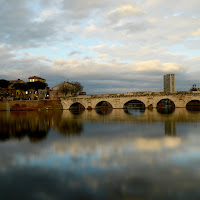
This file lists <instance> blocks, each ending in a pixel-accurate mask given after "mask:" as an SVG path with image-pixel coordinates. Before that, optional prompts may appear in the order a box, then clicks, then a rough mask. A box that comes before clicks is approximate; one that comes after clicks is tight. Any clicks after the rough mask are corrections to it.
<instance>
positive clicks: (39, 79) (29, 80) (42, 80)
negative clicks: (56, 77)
mask: <svg viewBox="0 0 200 200" xmlns="http://www.w3.org/2000/svg"><path fill="white" fill-rule="evenodd" d="M37 81H40V82H42V83H45V82H46V80H45V79H43V78H41V77H38V76H30V77H29V78H28V82H37Z"/></svg>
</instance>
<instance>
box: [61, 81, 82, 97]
mask: <svg viewBox="0 0 200 200" xmlns="http://www.w3.org/2000/svg"><path fill="white" fill-rule="evenodd" d="M82 90H83V86H82V85H81V84H80V83H79V82H78V81H74V82H71V83H68V82H63V83H62V84H61V85H60V87H59V91H61V92H62V93H64V94H65V96H66V95H67V94H68V93H69V92H70V93H71V94H72V96H76V95H77V94H78V93H79V92H81V91H82Z"/></svg>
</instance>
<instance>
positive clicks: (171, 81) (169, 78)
mask: <svg viewBox="0 0 200 200" xmlns="http://www.w3.org/2000/svg"><path fill="white" fill-rule="evenodd" d="M163 81H164V92H175V74H166V75H164V77H163Z"/></svg>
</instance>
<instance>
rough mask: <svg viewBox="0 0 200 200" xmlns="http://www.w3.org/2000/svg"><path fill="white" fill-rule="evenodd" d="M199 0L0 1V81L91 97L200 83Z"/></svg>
mask: <svg viewBox="0 0 200 200" xmlns="http://www.w3.org/2000/svg"><path fill="white" fill-rule="evenodd" d="M199 45H200V1H199V0H190V1H188V0H176V1H174V0H168V1H166V0H117V1H116V0H101V1H99V0H73V1H71V0H0V60H1V62H0V69H1V73H0V79H17V78H20V79H23V80H24V81H27V79H28V77H29V76H32V75H37V76H41V77H43V78H45V79H46V80H47V83H48V84H49V86H50V87H52V86H55V85H56V84H59V83H61V82H62V81H79V82H81V83H82V84H83V85H84V90H85V91H86V92H87V93H88V94H95V93H123V92H132V91H163V75H164V74H166V73H175V74H176V89H177V90H178V91H182V90H189V89H190V88H191V86H192V85H193V84H196V85H197V86H198V87H200V80H199V74H200V69H199V63H200V48H199Z"/></svg>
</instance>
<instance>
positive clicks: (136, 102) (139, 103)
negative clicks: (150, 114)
mask: <svg viewBox="0 0 200 200" xmlns="http://www.w3.org/2000/svg"><path fill="white" fill-rule="evenodd" d="M123 108H124V109H128V108H142V109H145V104H144V103H143V102H142V101H140V100H137V99H132V100H129V101H127V102H126V103H124V105H123Z"/></svg>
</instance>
